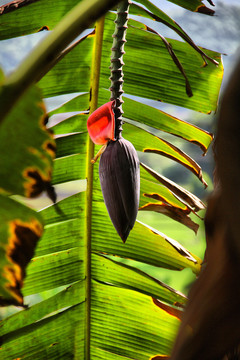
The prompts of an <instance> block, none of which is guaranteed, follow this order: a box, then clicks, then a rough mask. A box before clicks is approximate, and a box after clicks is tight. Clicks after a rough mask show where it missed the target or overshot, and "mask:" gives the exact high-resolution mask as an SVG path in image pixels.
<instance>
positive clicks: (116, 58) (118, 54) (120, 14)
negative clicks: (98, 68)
mask: <svg viewBox="0 0 240 360" xmlns="http://www.w3.org/2000/svg"><path fill="white" fill-rule="evenodd" d="M129 6H130V1H129V0H124V1H122V2H121V3H120V4H119V6H118V8H117V17H116V20H115V24H116V25H115V31H114V34H113V46H112V49H111V50H112V56H111V66H110V69H111V77H110V80H111V86H110V90H111V99H110V100H111V101H112V100H115V106H114V108H113V110H114V114H115V139H119V138H120V137H121V131H122V114H123V110H122V104H123V100H122V94H123V92H124V91H123V65H124V62H123V55H124V54H125V51H124V44H125V42H126V32H127V28H128V26H127V23H128V11H129Z"/></svg>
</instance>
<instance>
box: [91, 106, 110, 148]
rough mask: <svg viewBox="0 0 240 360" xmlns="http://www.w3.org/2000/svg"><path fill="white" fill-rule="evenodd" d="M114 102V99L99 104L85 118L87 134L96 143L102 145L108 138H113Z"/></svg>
mask: <svg viewBox="0 0 240 360" xmlns="http://www.w3.org/2000/svg"><path fill="white" fill-rule="evenodd" d="M114 102H115V101H110V102H108V103H106V104H104V105H102V106H100V108H98V109H97V110H95V111H94V112H93V113H92V114H91V115H90V116H89V118H88V120H87V129H88V133H89V136H90V137H91V139H92V141H93V142H94V143H95V144H97V145H104V144H107V143H108V141H110V140H115V138H114V131H115V117H114V111H113V106H114Z"/></svg>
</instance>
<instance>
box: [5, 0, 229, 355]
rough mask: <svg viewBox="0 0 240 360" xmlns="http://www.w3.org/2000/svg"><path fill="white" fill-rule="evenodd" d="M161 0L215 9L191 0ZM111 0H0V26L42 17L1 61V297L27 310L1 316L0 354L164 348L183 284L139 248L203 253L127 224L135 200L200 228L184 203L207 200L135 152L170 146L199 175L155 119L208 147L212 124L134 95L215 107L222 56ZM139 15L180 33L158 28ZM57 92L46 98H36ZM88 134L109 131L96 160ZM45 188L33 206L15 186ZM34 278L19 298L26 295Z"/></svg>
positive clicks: (171, 254)
mask: <svg viewBox="0 0 240 360" xmlns="http://www.w3.org/2000/svg"><path fill="white" fill-rule="evenodd" d="M172 2H173V3H175V4H178V5H181V6H182V7H185V8H186V9H188V10H190V11H196V12H201V13H204V14H207V15H212V14H213V10H211V9H210V8H208V7H207V6H205V5H203V3H202V1H201V0H192V1H189V0H185V1H181V2H180V1H178V0H174V1H173V0H172ZM117 3H118V1H113V0H101V1H100V0H82V1H77V0H69V1H67V2H66V1H63V0H58V1H57V0H52V1H51V2H49V1H47V0H39V1H27V0H23V1H22V0H21V1H13V2H10V3H8V4H6V5H4V6H2V7H1V8H0V13H1V16H0V30H1V31H0V39H1V40H6V39H10V38H12V37H17V36H23V35H24V36H27V35H28V34H32V33H34V32H38V31H40V30H47V31H49V33H48V34H47V35H46V36H45V38H44V39H43V40H42V42H41V43H40V44H38V45H37V46H36V48H35V49H34V50H33V51H32V53H31V54H30V55H28V57H27V58H26V59H25V60H24V61H23V62H22V63H21V64H20V65H19V67H18V68H17V69H16V70H15V71H14V72H13V73H11V74H10V75H9V76H7V77H6V76H5V77H4V75H3V74H2V75H1V85H2V86H1V93H0V116H1V118H0V137H1V142H0V147H1V150H2V151H1V153H2V154H3V157H2V158H1V160H0V161H1V165H2V166H1V177H0V184H1V185H0V188H1V198H2V202H1V206H0V212H1V214H2V217H1V219H2V220H1V224H0V231H1V234H2V235H1V243H0V244H1V247H0V249H1V259H0V271H1V282H0V300H1V305H3V306H7V305H11V304H12V305H15V306H22V308H23V309H22V310H21V311H19V312H17V313H16V314H14V315H11V316H8V317H6V318H5V319H3V320H2V321H1V323H0V324H1V326H0V336H1V348H0V357H1V359H6V360H7V359H16V358H25V359H33V358H36V359H56V358H57V359H72V358H74V359H86V360H90V359H106V360H110V359H119V360H123V359H126V360H127V359H129V360H130V359H137V360H145V359H155V360H157V359H167V358H168V357H169V356H170V352H171V348H172V346H173V342H174V339H175V336H176V332H177V329H178V327H179V324H180V317H181V313H182V311H183V308H184V305H185V304H186V302H187V298H186V296H185V295H184V294H181V293H180V292H178V291H176V290H174V289H172V288H170V287H169V286H167V285H166V284H164V283H163V282H161V281H160V280H159V279H157V278H154V277H152V276H150V275H149V274H147V273H145V272H144V271H142V270H139V268H138V267H137V266H136V262H138V264H140V268H141V265H145V264H149V265H153V266H156V267H159V268H160V267H163V268H167V269H172V270H182V269H184V268H190V269H191V270H192V271H193V273H194V274H196V275H197V274H199V272H200V270H201V263H202V260H201V259H200V258H199V257H197V256H196V255H194V254H192V253H191V252H190V251H188V250H187V249H185V248H184V247H183V246H182V245H181V244H180V243H179V242H177V241H176V240H174V239H171V238H170V237H169V236H168V235H167V234H166V235H165V234H163V233H161V232H159V231H158V230H156V229H153V228H151V227H150V226H149V225H147V224H145V223H143V222H140V221H138V220H136V222H135V218H136V215H137V207H138V206H139V208H140V209H142V210H149V211H156V212H160V213H163V214H165V215H166V216H169V217H171V218H173V219H174V220H176V226H178V223H179V222H180V223H181V224H184V225H186V226H188V227H189V228H191V229H192V230H194V231H195V232H196V231H197V224H196V223H195V222H194V220H192V217H194V216H195V215H196V213H197V212H198V211H199V210H202V209H204V207H205V206H204V204H203V202H202V201H201V200H200V199H199V198H197V197H196V196H195V195H194V194H191V193H190V192H189V191H188V190H186V189H184V188H183V187H181V186H180V185H178V184H176V183H174V182H172V181H170V180H169V179H167V178H166V177H164V176H163V175H161V174H159V173H157V172H156V171H155V170H154V169H152V168H150V167H149V166H147V165H146V164H144V163H142V162H141V164H140V168H139V161H138V159H137V154H136V151H137V152H138V153H139V155H141V153H142V152H146V153H155V154H158V155H159V159H161V156H165V157H168V158H170V159H172V160H173V161H176V162H177V163H180V164H181V165H182V166H184V167H185V168H187V169H189V171H191V172H192V173H193V174H194V175H195V176H196V177H197V178H198V179H199V181H201V182H202V183H203V185H206V182H205V180H204V179H203V176H202V171H201V168H200V166H199V165H198V164H197V163H196V162H195V161H194V160H193V159H192V158H191V157H190V156H189V155H188V154H186V153H185V152H183V151H182V150H181V149H180V148H178V147H177V146H176V145H174V144H173V143H170V142H168V141H166V140H164V139H163V138H161V137H160V136H159V135H156V131H158V134H159V130H160V131H162V132H163V134H164V133H170V134H172V135H174V136H176V137H181V138H182V139H184V140H186V141H189V142H191V143H194V144H195V145H196V146H198V147H200V148H201V149H202V151H203V153H204V154H205V153H206V151H207V149H208V147H209V145H210V143H211V141H212V134H210V133H208V132H207V131H205V130H202V129H200V128H199V127H197V126H195V125H192V124H190V123H187V122H185V121H183V120H181V119H178V118H176V117H173V116H171V115H170V114H167V113H165V112H163V111H160V110H158V109H156V108H154V107H152V106H149V105H146V104H145V103H144V100H142V101H140V100H139V99H140V98H146V99H151V100H158V101H163V102H167V103H171V104H174V105H178V106H183V107H186V108H188V109H192V110H195V111H201V112H204V113H210V112H212V111H215V110H216V107H217V103H218V95H219V89H220V85H221V80H222V75H223V66H222V63H221V55H220V54H219V53H216V52H213V51H210V50H206V49H202V48H200V47H198V46H197V45H196V44H195V43H194V42H193V40H192V39H191V38H190V37H189V36H188V35H187V34H186V33H185V31H184V30H183V29H182V28H181V27H180V26H179V25H178V24H177V23H176V22H175V21H174V20H172V19H171V18H170V17H169V16H168V15H167V14H165V13H164V12H163V11H161V9H160V8H158V7H157V6H156V5H154V4H153V3H152V2H151V1H150V0H140V1H138V2H135V1H133V2H132V3H131V4H130V2H129V1H124V2H122V3H120V4H119V6H118V7H117V15H116V13H115V10H116V8H114V7H116V6H117ZM209 3H210V4H211V5H212V2H211V1H209ZM129 5H130V6H129ZM111 8H112V10H113V11H109V10H110V9H111ZM134 15H138V16H139V17H138V20H136V17H134ZM146 18H151V19H154V20H155V22H157V23H158V22H159V23H163V24H164V25H166V26H168V27H170V28H171V29H173V30H174V31H175V32H176V33H177V34H178V35H180V36H181V37H182V39H183V40H184V42H180V41H177V40H172V39H171V40H170V39H165V38H164V37H163V36H162V35H161V34H160V33H159V32H158V31H157V30H156V28H154V26H153V27H151V26H149V23H147V22H146V21H145V19H146ZM139 19H142V20H141V21H140V20H139ZM146 24H147V25H146ZM84 30H87V32H84V33H82V32H83V31H84ZM112 36H113V38H112ZM126 40H127V41H126ZM123 47H124V49H123ZM123 61H124V62H123ZM110 64H111V74H110V71H109V65H110ZM123 65H124V66H123ZM110 75H111V84H110V81H109V76H110ZM109 87H110V90H109ZM123 91H124V93H123ZM66 94H68V100H67V101H65V100H64V101H62V102H61V103H60V104H59V103H58V105H56V106H55V107H54V108H51V109H46V107H45V105H44V102H43V100H42V99H45V102H47V100H48V99H49V98H53V97H54V96H60V95H66ZM124 94H125V96H124ZM132 96H135V97H134V98H133V97H132ZM53 119H55V120H56V119H57V121H55V123H54V121H53ZM87 121H88V122H87ZM87 124H88V126H87ZM100 128H101V129H102V132H101V133H100V130H101V129H100ZM88 129H89V133H90V135H91V137H92V138H93V140H95V143H96V144H97V145H96V146H95V145H94V142H93V141H92V140H91V138H90V137H89V135H88ZM121 132H122V133H123V136H124V139H123V138H122V136H121ZM53 134H54V136H53ZM109 134H110V135H109ZM99 138H103V139H104V141H102V140H101V141H100V142H99V141H98V139H99ZM98 144H104V145H105V151H103V152H102V154H101V155H100V156H101V157H100V164H99V169H98V164H97V163H95V164H93V162H95V160H96V158H95V156H96V154H97V153H98V151H99V149H100V146H99V145H98ZM126 144H127V145H126ZM119 147H120V148H121V149H120V150H119ZM134 148H135V149H136V150H134ZM114 149H117V150H116V151H115V150H114ZM130 149H131V150H130ZM126 154H127V155H126ZM93 159H95V160H93ZM129 159H130V160H129ZM109 164H110V165H111V166H109ZM139 169H140V170H139ZM126 173H127V175H126ZM129 174H130V175H129ZM139 175H140V177H139ZM99 178H100V179H99ZM119 179H120V180H119ZM129 179H130V180H129ZM118 180H119V181H120V182H119V184H120V185H119V184H118V186H116V182H117V181H118ZM100 181H101V184H100ZM69 182H71V186H72V187H74V186H75V184H76V182H77V184H78V188H77V190H76V191H75V194H74V195H72V196H69V197H66V198H65V199H63V200H58V196H59V193H58V188H59V185H60V184H65V183H69ZM139 182H140V192H139ZM79 184H80V185H79ZM54 188H55V190H54ZM129 188H131V191H129ZM44 191H45V192H46V193H47V194H48V196H49V197H50V198H51V199H52V201H53V204H52V205H50V206H48V207H46V208H44V209H42V210H41V211H39V212H35V211H34V210H32V209H29V208H28V207H27V206H25V205H23V204H21V203H20V202H19V201H16V197H14V196H13V195H21V196H25V197H35V196H37V195H39V194H40V193H41V192H44ZM119 194H120V195H121V196H119ZM129 194H130V195H129ZM104 200H105V202H106V206H107V208H106V206H105V204H104ZM138 201H139V205H138ZM120 204H123V208H124V210H123V209H120ZM107 209H108V210H107ZM119 209H120V210H119ZM122 214H124V216H126V218H125V220H124V221H123V222H121V221H120V217H121V216H122ZM190 214H193V216H192V217H190ZM109 215H110V217H109ZM110 218H111V219H112V221H111V219H110ZM119 224H120V225H119ZM43 226H44V233H43V235H42V232H43ZM114 226H115V228H116V230H115V228H114ZM124 226H125V228H124ZM41 235H42V236H41ZM119 235H120V236H119ZM40 237H41V238H40ZM39 238H40V240H38V239H39ZM121 238H122V240H123V242H122V241H121ZM126 258H127V259H130V260H131V262H130V265H126V264H124V263H123V262H122V259H126ZM25 274H26V276H25ZM43 292H44V294H45V297H42V298H41V300H39V301H38V302H37V303H36V304H34V305H31V306H28V299H29V298H28V296H29V295H34V294H39V293H43Z"/></svg>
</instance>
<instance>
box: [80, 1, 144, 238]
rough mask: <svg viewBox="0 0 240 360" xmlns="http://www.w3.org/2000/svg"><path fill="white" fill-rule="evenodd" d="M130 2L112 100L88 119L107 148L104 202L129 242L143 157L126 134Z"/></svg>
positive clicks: (102, 167)
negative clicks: (126, 48)
mask: <svg viewBox="0 0 240 360" xmlns="http://www.w3.org/2000/svg"><path fill="white" fill-rule="evenodd" d="M128 10H129V1H123V2H122V3H120V5H119V7H118V9H117V18H116V20H115V24H116V26H115V31H114V34H113V46H112V57H111V67H110V69H111V77H110V80H111V87H110V90H111V99H110V100H111V101H110V102H108V103H107V104H104V105H102V106H101V107H100V108H98V109H97V110H96V111H94V112H93V113H92V114H91V115H90V116H89V118H88V122H87V126H88V132H89V135H90V137H91V139H92V141H93V142H94V143H95V144H102V145H103V148H102V149H101V150H100V152H99V153H98V154H97V155H96V157H95V158H94V159H93V161H92V162H95V161H96V159H97V157H98V156H101V158H100V163H99V177H100V183H101V189H102V193H103V198H104V202H105V204H106V207H107V210H108V213H109V216H110V218H111V221H112V223H113V225H114V227H115V229H116V230H117V232H118V234H119V236H120V237H121V239H122V241H123V242H125V241H126V239H127V237H128V235H129V233H130V230H131V229H132V228H133V226H134V223H135V221H136V217H137V212H138V207H139V194H140V170H139V159H138V155H137V152H136V150H135V148H134V146H133V145H132V144H131V143H130V142H129V141H127V140H125V139H124V138H123V137H122V114H123V110H122V103H123V100H122V94H123V89H122V84H123V69H122V68H123V65H124V63H123V54H124V44H125V42H126V39H125V36H126V31H127V21H128Z"/></svg>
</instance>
